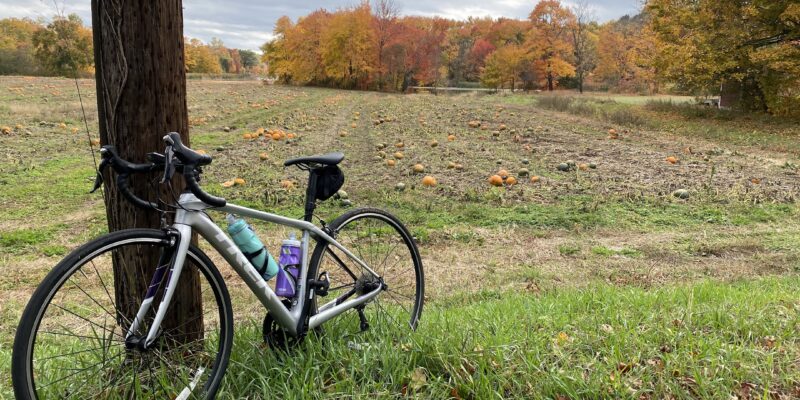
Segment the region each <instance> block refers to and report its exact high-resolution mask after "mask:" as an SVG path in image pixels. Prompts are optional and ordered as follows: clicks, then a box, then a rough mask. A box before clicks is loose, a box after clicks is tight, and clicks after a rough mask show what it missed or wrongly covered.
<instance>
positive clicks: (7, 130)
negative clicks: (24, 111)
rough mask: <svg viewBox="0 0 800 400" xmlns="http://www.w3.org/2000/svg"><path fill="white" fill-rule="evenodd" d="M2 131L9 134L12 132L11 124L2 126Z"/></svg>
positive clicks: (0, 129)
mask: <svg viewBox="0 0 800 400" xmlns="http://www.w3.org/2000/svg"><path fill="white" fill-rule="evenodd" d="M0 131H2V132H3V134H4V135H9V134H11V127H10V126H4V127H2V128H0Z"/></svg>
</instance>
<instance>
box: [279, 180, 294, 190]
mask: <svg viewBox="0 0 800 400" xmlns="http://www.w3.org/2000/svg"><path fill="white" fill-rule="evenodd" d="M281 187H282V188H284V189H294V182H292V181H290V180H288V179H284V180H282V181H281Z"/></svg>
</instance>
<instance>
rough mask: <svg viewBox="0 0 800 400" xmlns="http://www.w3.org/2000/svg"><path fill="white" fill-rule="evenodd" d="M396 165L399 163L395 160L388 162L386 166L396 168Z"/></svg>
mask: <svg viewBox="0 0 800 400" xmlns="http://www.w3.org/2000/svg"><path fill="white" fill-rule="evenodd" d="M396 164H397V162H396V161H394V160H386V166H387V167H394V166H395V165H396Z"/></svg>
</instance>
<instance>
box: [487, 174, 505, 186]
mask: <svg viewBox="0 0 800 400" xmlns="http://www.w3.org/2000/svg"><path fill="white" fill-rule="evenodd" d="M489 184H490V185H492V186H503V178H502V177H501V176H500V175H492V176H490V177H489Z"/></svg>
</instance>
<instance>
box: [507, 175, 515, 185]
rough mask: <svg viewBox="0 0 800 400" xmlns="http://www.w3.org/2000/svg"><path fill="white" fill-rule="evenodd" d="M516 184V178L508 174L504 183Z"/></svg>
mask: <svg viewBox="0 0 800 400" xmlns="http://www.w3.org/2000/svg"><path fill="white" fill-rule="evenodd" d="M516 184H517V178H514V177H513V176H509V177H508V178H506V185H509V186H511V185H516Z"/></svg>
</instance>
